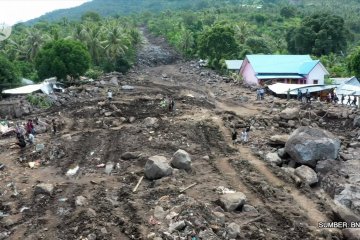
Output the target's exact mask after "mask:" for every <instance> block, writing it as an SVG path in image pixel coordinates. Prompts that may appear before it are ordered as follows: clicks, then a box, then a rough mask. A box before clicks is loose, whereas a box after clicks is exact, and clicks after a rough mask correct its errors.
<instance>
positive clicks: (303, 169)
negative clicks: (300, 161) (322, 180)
mask: <svg viewBox="0 0 360 240" xmlns="http://www.w3.org/2000/svg"><path fill="white" fill-rule="evenodd" d="M295 175H296V176H298V177H299V178H300V179H301V180H302V181H303V182H304V183H306V184H308V185H309V186H311V185H313V184H315V183H317V182H318V181H319V180H318V177H317V175H316V172H315V171H314V170H312V169H311V168H309V167H308V166H305V165H302V166H300V167H298V168H296V169H295Z"/></svg>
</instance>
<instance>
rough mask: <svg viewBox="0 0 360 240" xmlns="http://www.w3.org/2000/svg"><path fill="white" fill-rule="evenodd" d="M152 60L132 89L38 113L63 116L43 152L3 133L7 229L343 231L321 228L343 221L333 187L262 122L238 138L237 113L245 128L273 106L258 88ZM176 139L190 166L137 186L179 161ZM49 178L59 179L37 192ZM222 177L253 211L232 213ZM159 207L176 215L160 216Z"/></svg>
mask: <svg viewBox="0 0 360 240" xmlns="http://www.w3.org/2000/svg"><path fill="white" fill-rule="evenodd" d="M150 42H151V41H150ZM146 44H147V47H148V48H151V49H154V47H156V49H161V47H159V46H155V45H153V44H151V43H149V42H148V43H146ZM169 54H170V53H169ZM140 56H141V58H142V59H143V58H144V56H145V54H142V55H140ZM153 58H154V57H153V56H152V58H151V59H147V60H146V61H148V62H149V61H150V62H151V61H153V60H154V59H153ZM171 59H172V58H171ZM146 61H145V60H144V61H142V65H141V66H142V68H139V69H137V70H136V71H133V72H131V73H129V74H128V75H126V76H123V77H122V79H121V80H120V82H122V83H126V84H131V85H132V86H134V88H135V89H134V90H132V91H123V90H120V89H119V87H114V86H109V87H108V86H100V87H99V91H97V92H96V93H93V94H92V95H89V96H88V97H85V98H82V99H74V100H73V101H69V102H68V103H67V104H66V105H62V106H58V107H53V108H51V109H49V110H46V111H44V112H42V113H40V114H39V116H40V117H41V118H43V119H52V118H56V119H57V121H58V122H59V123H61V124H59V126H60V130H59V132H58V133H57V134H56V135H52V134H50V133H44V134H39V135H37V136H36V143H41V144H44V146H45V148H44V150H42V151H40V152H37V151H35V149H34V147H27V148H26V149H25V150H23V151H20V150H19V149H18V148H16V147H12V143H13V142H15V138H14V137H12V138H3V139H1V140H0V150H1V155H0V163H2V164H4V165H5V166H6V167H5V168H4V169H2V170H0V181H1V183H2V184H1V185H0V194H1V196H0V220H1V222H0V239H64V240H65V239H66V240H67V239H89V240H90V239H124V240H126V239H155V237H159V239H190V237H191V236H192V237H196V238H194V239H205V240H206V239H228V235H227V228H228V225H229V224H230V223H236V224H238V225H239V226H240V233H239V235H238V236H237V237H236V239H289V240H290V239H291V240H292V239H344V237H343V235H342V232H341V231H340V230H338V229H319V228H318V227H317V226H318V222H319V221H324V222H329V221H332V220H336V217H335V216H334V215H333V212H332V209H331V203H330V201H331V200H330V198H328V197H327V195H326V194H324V193H323V192H322V191H321V190H320V189H319V188H318V187H316V188H312V189H310V188H309V187H304V186H298V185H297V184H296V183H295V182H294V181H293V180H291V179H290V178H288V177H286V176H283V175H282V173H281V172H280V171H279V170H277V169H275V168H273V167H270V166H269V165H267V164H266V163H265V162H264V161H263V160H261V159H259V157H258V156H256V155H255V154H254V151H253V149H254V148H259V147H261V146H263V145H265V144H266V143H265V140H266V139H264V138H265V135H266V133H264V130H262V129H260V128H259V130H254V131H253V132H251V137H250V142H249V143H247V144H245V145H235V146H233V145H232V142H231V136H230V127H232V126H231V123H233V122H234V119H235V120H237V122H238V124H239V126H238V127H239V128H241V127H244V126H245V125H247V124H250V123H252V121H253V119H255V118H261V117H262V116H261V113H262V112H263V111H264V110H266V108H267V107H266V106H264V105H263V104H261V103H254V93H253V92H251V91H250V90H249V89H246V88H243V87H242V86H240V85H239V84H236V83H230V84H229V83H227V82H226V81H224V80H223V79H222V78H221V77H219V76H217V75H216V74H215V73H213V72H211V71H206V73H204V72H203V70H202V69H199V68H197V66H195V65H194V64H195V63H186V62H185V63H176V62H175V63H172V64H171V65H161V64H160V65H159V64H158V63H157V64H154V65H158V66H153V67H145V66H144V65H148V66H152V64H144V62H146ZM161 61H162V60H161ZM161 61H160V63H163V62H161ZM94 86H95V85H94V84H90V85H89V86H87V87H88V88H90V89H91V88H93V87H94ZM108 88H112V89H113V90H114V99H113V101H112V103H108V102H106V101H105V97H106V90H107V89H108ZM82 91H83V90H81V89H80V90H79V93H81V92H82ZM167 95H172V96H173V97H174V99H175V102H176V105H175V108H176V110H175V111H174V112H169V111H167V110H166V109H163V108H161V107H160V102H161V100H162V98H163V97H164V96H167ZM106 113H109V114H106ZM30 117H35V116H27V118H30ZM147 118H156V119H157V121H156V123H148V121H147V120H148V119H147ZM24 120H25V119H24ZM178 149H183V150H185V151H187V152H188V153H190V155H191V157H192V170H191V171H184V170H176V171H174V173H173V175H172V176H169V177H164V178H162V179H160V180H154V181H150V180H147V179H144V180H143V181H142V182H141V184H140V185H139V187H138V189H137V191H136V192H133V189H134V187H135V185H136V184H137V183H138V181H139V179H140V178H141V177H142V176H143V175H144V165H145V163H146V161H147V159H148V157H151V156H153V155H162V156H165V157H166V158H167V159H169V160H170V159H171V157H172V155H173V154H174V153H175V152H176V151H177V150H178ZM34 161H38V162H39V163H41V164H40V166H39V167H37V168H33V169H32V168H30V167H29V164H28V163H29V162H34ZM77 167H78V170H77V171H76V173H75V174H73V175H72V174H69V173H68V171H69V170H71V169H76V168H77ZM39 183H48V184H52V185H53V186H54V189H53V191H51V193H44V192H39V191H35V189H36V188H35V186H36V185H37V184H39ZM194 183H196V185H194V186H193V187H191V188H189V189H188V190H186V191H183V192H181V190H182V189H183V188H184V187H187V186H190V185H191V184H194ZM220 186H222V187H225V188H229V189H232V190H235V191H240V192H243V193H244V194H245V195H246V197H247V200H246V210H245V209H238V210H236V211H234V212H224V211H223V210H222V208H221V207H220V206H219V205H220V204H219V201H218V199H219V197H220V194H219V193H218V192H217V191H216V189H217V188H218V187H220ZM79 196H81V197H80V198H79ZM156 206H161V207H162V208H163V210H164V211H167V215H170V216H167V217H166V218H164V219H162V220H160V219H156V218H155V217H154V209H155V207H156ZM219 212H220V214H219ZM172 213H175V214H173V215H172V216H171V214H172ZM180 220H185V222H186V227H184V228H183V229H181V230H177V231H175V232H169V230H168V228H169V224H170V223H173V222H178V221H180ZM188 233H189V234H188ZM187 237H189V238H187Z"/></svg>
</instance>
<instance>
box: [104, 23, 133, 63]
mask: <svg viewBox="0 0 360 240" xmlns="http://www.w3.org/2000/svg"><path fill="white" fill-rule="evenodd" d="M105 33H106V40H105V41H103V42H102V44H103V45H104V49H105V52H106V56H107V58H108V59H109V60H114V59H116V58H117V57H119V56H121V55H124V54H125V52H126V50H127V49H128V47H129V46H131V38H130V37H129V35H128V34H126V33H125V32H124V31H123V29H121V28H120V27H118V26H115V25H113V24H111V25H110V26H109V27H107V28H105Z"/></svg>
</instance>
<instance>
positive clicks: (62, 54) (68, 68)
mask: <svg viewBox="0 0 360 240" xmlns="http://www.w3.org/2000/svg"><path fill="white" fill-rule="evenodd" d="M35 66H36V69H37V71H38V74H39V77H40V78H48V77H53V76H55V77H57V78H58V79H63V80H65V79H66V77H67V76H70V77H71V78H76V77H78V76H80V75H82V74H84V73H85V72H86V70H87V69H88V68H89V66H90V55H89V53H88V51H87V50H86V47H85V46H84V45H83V44H81V43H80V42H78V41H74V40H57V41H53V42H49V43H47V44H46V45H45V46H44V47H43V48H42V49H41V50H40V52H39V53H38V55H37V57H36V61H35Z"/></svg>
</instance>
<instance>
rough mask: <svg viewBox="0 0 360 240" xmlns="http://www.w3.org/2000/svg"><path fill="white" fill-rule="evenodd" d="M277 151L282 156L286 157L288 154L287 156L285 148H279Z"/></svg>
mask: <svg viewBox="0 0 360 240" xmlns="http://www.w3.org/2000/svg"><path fill="white" fill-rule="evenodd" d="M276 152H277V155H278V156H279V157H281V158H286V156H287V153H286V151H285V148H279V149H278V150H277V151H276Z"/></svg>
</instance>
